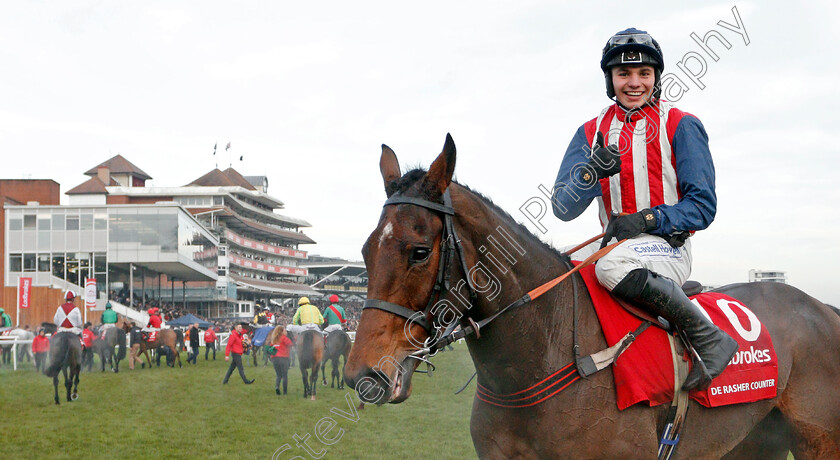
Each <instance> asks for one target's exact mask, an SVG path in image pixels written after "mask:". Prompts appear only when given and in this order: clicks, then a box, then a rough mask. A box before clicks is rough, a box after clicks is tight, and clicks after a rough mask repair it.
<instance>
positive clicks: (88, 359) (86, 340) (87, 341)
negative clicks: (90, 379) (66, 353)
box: [82, 321, 96, 372]
mask: <svg viewBox="0 0 840 460" xmlns="http://www.w3.org/2000/svg"><path fill="white" fill-rule="evenodd" d="M90 326H91V324H90V321H88V322H86V323H85V328H84V329H82V343H83V344H84V345H85V348H84V350H82V367H87V371H88V372H90V371H91V369H93V341H94V339H96V334H94V333H93V331H91V330H90Z"/></svg>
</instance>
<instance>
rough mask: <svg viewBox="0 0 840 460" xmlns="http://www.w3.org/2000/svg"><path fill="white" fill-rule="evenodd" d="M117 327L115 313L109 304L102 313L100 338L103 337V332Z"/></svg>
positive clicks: (108, 303) (109, 303)
mask: <svg viewBox="0 0 840 460" xmlns="http://www.w3.org/2000/svg"><path fill="white" fill-rule="evenodd" d="M116 325H117V312H115V311H114V310H113V306H112V305H111V302H107V303H106V304H105V311H104V312H102V336H103V337H104V336H105V331H107V330H108V329H109V328H112V327H114V326H116Z"/></svg>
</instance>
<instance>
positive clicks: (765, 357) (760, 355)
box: [729, 347, 772, 364]
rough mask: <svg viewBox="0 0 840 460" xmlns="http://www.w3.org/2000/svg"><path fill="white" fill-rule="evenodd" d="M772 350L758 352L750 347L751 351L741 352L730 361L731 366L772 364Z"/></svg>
mask: <svg viewBox="0 0 840 460" xmlns="http://www.w3.org/2000/svg"><path fill="white" fill-rule="evenodd" d="M771 359H772V358H770V350H769V349H766V348H765V349H764V350H756V349H755V348H753V347H750V349H749V350H741V351H739V352H738V353H735V356H733V357H732V359H731V360H730V361H729V364H752V363H766V362H770V360H771Z"/></svg>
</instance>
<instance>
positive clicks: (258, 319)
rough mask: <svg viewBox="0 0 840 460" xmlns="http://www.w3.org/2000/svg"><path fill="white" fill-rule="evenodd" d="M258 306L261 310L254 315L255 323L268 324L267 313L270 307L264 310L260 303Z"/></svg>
mask: <svg viewBox="0 0 840 460" xmlns="http://www.w3.org/2000/svg"><path fill="white" fill-rule="evenodd" d="M257 308H258V309H259V311H258V312H257V314H256V315H254V324H260V325H263V324H268V315H267V313H266V310H268V308H266V309H265V310H264V309H262V308H261V307H260V306H259V305H258V306H257Z"/></svg>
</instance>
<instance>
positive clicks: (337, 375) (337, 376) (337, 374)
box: [330, 355, 341, 390]
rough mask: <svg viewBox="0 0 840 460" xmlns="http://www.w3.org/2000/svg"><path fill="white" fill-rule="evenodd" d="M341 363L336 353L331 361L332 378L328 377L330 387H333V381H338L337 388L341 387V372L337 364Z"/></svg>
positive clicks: (339, 356)
mask: <svg viewBox="0 0 840 460" xmlns="http://www.w3.org/2000/svg"><path fill="white" fill-rule="evenodd" d="M339 363H341V355H338V356H336V357H335V359H333V362H332V378H331V379H330V388H333V383H338V389H339V390H340V389H341V373H340V372H339V371H338V365H339Z"/></svg>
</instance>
